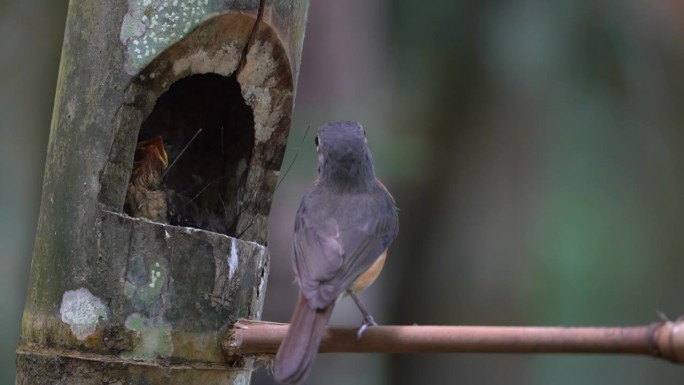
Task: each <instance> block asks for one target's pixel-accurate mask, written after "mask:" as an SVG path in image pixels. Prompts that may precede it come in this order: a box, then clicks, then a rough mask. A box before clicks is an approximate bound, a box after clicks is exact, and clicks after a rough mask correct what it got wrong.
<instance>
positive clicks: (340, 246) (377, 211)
mask: <svg viewBox="0 0 684 385" xmlns="http://www.w3.org/2000/svg"><path fill="white" fill-rule="evenodd" d="M316 147H317V150H318V173H319V178H318V180H317V181H316V183H315V184H314V186H313V187H312V188H311V189H310V190H309V192H307V193H306V195H304V197H303V198H302V202H301V203H300V205H299V210H298V211H297V215H296V217H295V231H294V261H293V262H294V263H293V264H294V268H295V273H296V275H297V282H298V283H299V301H298V302H297V305H296V306H295V309H294V312H293V314H292V320H291V321H290V326H289V328H288V331H287V335H286V337H285V339H284V340H283V342H282V343H281V344H280V348H279V349H278V353H277V354H276V357H275V364H274V367H273V373H274V375H275V378H276V379H277V380H279V381H281V382H285V383H289V384H299V383H301V382H303V381H304V379H306V376H307V374H308V373H309V370H310V369H311V364H312V363H313V360H314V358H315V357H316V353H317V352H318V346H319V344H320V342H321V338H322V337H323V334H324V333H325V328H326V325H327V323H328V319H329V318H330V315H331V314H332V310H333V307H334V306H335V302H336V301H337V299H338V298H339V297H341V296H343V295H344V294H349V296H351V298H352V299H353V300H354V302H356V305H357V306H358V307H359V310H361V313H363V315H364V323H363V325H362V326H361V328H360V329H359V332H358V333H357V336H358V337H359V338H360V337H361V334H362V333H363V331H364V329H365V328H366V327H367V326H368V325H374V324H375V321H374V320H373V317H371V316H370V314H368V312H367V311H366V310H365V309H364V308H363V306H361V303H360V302H359V301H358V299H357V298H356V295H355V294H356V293H358V292H360V291H361V290H364V289H365V288H366V287H367V286H368V285H370V284H371V283H372V282H373V281H374V280H375V278H376V277H377V276H378V274H380V270H381V269H382V265H383V263H384V262H385V255H386V252H387V247H389V245H390V243H392V241H393V240H394V238H396V236H397V233H398V231H399V219H398V215H397V208H396V206H395V204H394V199H392V196H391V195H390V193H389V192H388V191H387V190H386V189H385V187H384V186H383V185H382V184H381V183H380V181H378V180H377V179H376V178H375V173H374V171H373V159H372V157H371V153H370V150H369V149H368V144H367V141H366V134H365V132H364V130H363V128H362V127H361V125H359V124H358V123H355V122H348V121H343V122H332V123H328V124H326V125H324V126H322V127H321V128H319V129H318V136H317V137H316Z"/></svg>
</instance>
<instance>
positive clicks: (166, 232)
mask: <svg viewBox="0 0 684 385" xmlns="http://www.w3.org/2000/svg"><path fill="white" fill-rule="evenodd" d="M150 79H154V72H152V73H151V74H150ZM170 238H171V234H169V232H168V231H167V230H166V229H164V239H170Z"/></svg>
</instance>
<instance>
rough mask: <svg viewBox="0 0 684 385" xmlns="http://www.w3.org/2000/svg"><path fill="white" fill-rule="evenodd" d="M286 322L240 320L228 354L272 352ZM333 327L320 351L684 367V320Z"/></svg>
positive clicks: (225, 345)
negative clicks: (629, 359) (598, 356)
mask: <svg viewBox="0 0 684 385" xmlns="http://www.w3.org/2000/svg"><path fill="white" fill-rule="evenodd" d="M287 326H288V325H287V324H280V323H273V322H261V321H251V320H239V321H238V322H236V323H235V324H234V325H233V326H232V328H231V331H230V333H229V336H228V339H227V340H226V341H224V343H223V348H224V350H225V352H226V353H227V354H228V355H250V354H272V353H275V352H276V350H277V349H278V345H279V344H280V341H281V340H282V339H283V337H284V336H285V333H286V331H287ZM356 331H357V329H356V328H344V327H329V328H328V330H327V332H326V334H325V336H324V337H323V340H322V342H321V346H320V349H319V350H320V351H321V352H357V353H607V354H641V355H648V356H654V357H662V358H665V359H668V360H670V361H673V362H678V363H684V321H682V320H678V321H676V322H669V321H667V322H660V323H653V324H651V325H645V326H632V327H524V326H521V327H517V326H417V325H414V326H373V327H369V328H368V329H366V331H365V333H364V334H363V337H362V338H361V340H357V338H356Z"/></svg>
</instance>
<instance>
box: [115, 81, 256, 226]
mask: <svg viewBox="0 0 684 385" xmlns="http://www.w3.org/2000/svg"><path fill="white" fill-rule="evenodd" d="M157 136H160V137H161V138H162V141H163V144H164V149H165V151H166V154H167V156H168V166H167V167H166V169H165V171H164V174H163V175H164V176H163V179H162V185H161V187H160V189H161V190H162V192H163V193H164V195H165V196H166V199H167V213H168V215H167V219H168V223H169V224H171V225H176V226H187V227H194V228H199V229H204V230H208V231H212V232H217V233H222V234H226V235H229V236H236V225H237V219H238V217H239V215H240V210H241V208H242V207H243V206H244V202H243V198H245V195H247V194H245V193H244V191H242V190H243V186H244V185H245V181H246V177H247V170H248V166H249V163H250V159H251V156H252V148H253V146H254V115H253V113H252V110H251V108H250V107H249V106H248V105H247V103H246V102H245V100H244V98H243V97H242V93H241V91H240V84H239V83H238V81H237V79H236V77H235V75H232V76H230V77H226V76H221V75H218V74H197V75H191V76H188V77H185V78H183V79H180V80H178V81H176V82H175V83H174V84H172V85H171V87H170V88H169V89H168V90H167V91H166V92H164V93H163V94H162V95H161V96H160V97H159V98H158V100H157V102H156V104H155V106H154V108H153V110H152V112H151V113H150V115H149V116H148V117H147V119H145V121H144V122H143V123H142V126H141V128H140V133H139V135H138V141H139V142H140V141H145V140H149V139H152V138H155V137H157ZM133 167H136V166H135V164H134V166H133ZM128 214H129V215H130V213H128Z"/></svg>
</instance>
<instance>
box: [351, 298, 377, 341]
mask: <svg viewBox="0 0 684 385" xmlns="http://www.w3.org/2000/svg"><path fill="white" fill-rule="evenodd" d="M347 293H348V294H349V296H350V297H351V298H352V299H353V300H354V303H355V304H356V307H358V308H359V311H360V312H361V314H362V315H363V323H362V324H361V327H360V328H359V330H358V331H357V332H356V339H357V340H360V339H361V336H363V332H365V331H366V329H367V328H368V327H369V326H377V325H378V323H377V322H375V319H373V316H372V315H371V314H370V313H369V312H368V310H366V308H365V307H363V304H361V301H360V300H359V298H358V297H357V296H356V294H354V293H352V292H351V290H348V291H347Z"/></svg>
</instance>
